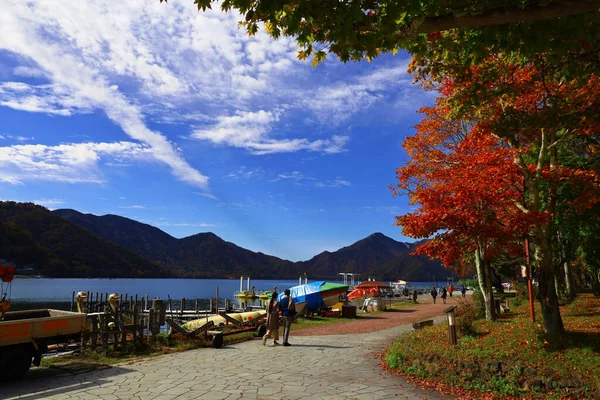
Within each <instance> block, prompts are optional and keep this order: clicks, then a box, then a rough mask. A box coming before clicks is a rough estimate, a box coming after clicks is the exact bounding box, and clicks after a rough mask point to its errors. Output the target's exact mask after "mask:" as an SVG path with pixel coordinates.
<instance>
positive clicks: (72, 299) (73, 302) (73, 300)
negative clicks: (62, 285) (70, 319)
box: [69, 290, 75, 311]
mask: <svg viewBox="0 0 600 400" xmlns="http://www.w3.org/2000/svg"><path fill="white" fill-rule="evenodd" d="M73 304H75V291H74V290H73V294H72V295H71V309H70V310H69V311H73Z"/></svg>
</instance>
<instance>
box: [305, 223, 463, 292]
mask: <svg viewBox="0 0 600 400" xmlns="http://www.w3.org/2000/svg"><path fill="white" fill-rule="evenodd" d="M416 246H417V244H415V243H402V242H397V241H395V240H394V239H391V238H389V237H387V236H385V235H384V234H382V233H374V234H372V235H370V236H368V237H366V238H364V239H362V240H359V241H358V242H356V243H354V244H352V245H350V246H348V247H343V248H341V249H339V250H337V251H335V252H329V251H324V252H323V253H321V254H319V255H316V256H315V257H313V258H311V259H310V260H308V261H304V262H300V263H298V264H299V265H300V270H301V271H306V272H307V274H308V275H309V276H311V277H332V276H336V275H338V274H339V273H340V272H353V273H358V274H363V275H364V276H372V277H375V278H376V279H378V280H384V281H388V280H394V281H395V280H397V279H403V280H411V281H428V280H431V279H438V280H439V279H445V278H446V277H448V276H451V275H452V274H451V272H450V271H449V270H448V269H446V268H444V267H442V266H441V265H440V263H439V262H436V261H432V260H429V259H428V258H427V257H421V256H412V255H410V252H412V251H413V250H414V249H415V248H416Z"/></svg>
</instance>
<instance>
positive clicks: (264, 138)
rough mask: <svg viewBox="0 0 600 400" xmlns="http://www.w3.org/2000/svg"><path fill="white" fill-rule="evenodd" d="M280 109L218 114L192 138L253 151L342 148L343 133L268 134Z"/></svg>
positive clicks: (274, 151) (332, 151)
mask: <svg viewBox="0 0 600 400" xmlns="http://www.w3.org/2000/svg"><path fill="white" fill-rule="evenodd" d="M282 113H283V111H279V110H277V111H265V110H259V111H257V112H243V111H239V112H237V113H236V114H235V115H232V116H220V117H218V118H217V120H216V123H215V124H213V125H212V126H210V127H206V128H201V129H196V130H195V131H194V132H193V133H192V135H191V136H192V138H194V139H200V140H208V141H211V142H213V143H215V144H218V145H228V146H232V147H238V148H243V149H246V150H248V151H249V152H250V153H252V154H256V155H264V154H272V153H293V152H297V151H302V150H309V151H317V152H323V153H330V154H331V153H340V152H342V151H345V149H344V145H345V144H346V143H347V141H348V137H346V136H333V137H332V138H331V139H319V140H314V141H310V140H308V139H306V138H296V139H275V138H273V137H272V136H271V132H272V130H273V124H275V123H276V122H277V121H279V118H280V115H281V114H282Z"/></svg>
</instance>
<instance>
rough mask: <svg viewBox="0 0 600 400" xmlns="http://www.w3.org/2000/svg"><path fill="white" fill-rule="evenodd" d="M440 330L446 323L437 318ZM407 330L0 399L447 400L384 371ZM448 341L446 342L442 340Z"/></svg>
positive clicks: (240, 352) (204, 359)
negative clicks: (390, 349)
mask: <svg viewBox="0 0 600 400" xmlns="http://www.w3.org/2000/svg"><path fill="white" fill-rule="evenodd" d="M435 321H436V323H440V322H443V321H445V317H437V318H435ZM411 329H412V326H411V325H402V326H398V327H394V328H390V329H386V330H382V331H378V332H372V333H365V334H355V335H334V336H331V335H330V336H298V337H293V332H292V335H291V336H290V342H291V343H292V346H290V347H284V346H281V345H280V346H273V345H272V341H269V342H270V343H267V345H266V346H263V345H262V342H261V341H260V340H252V341H247V342H243V343H237V344H232V345H227V346H224V347H223V348H220V349H213V348H203V349H197V350H191V351H187V352H184V353H175V354H168V355H164V356H160V357H155V358H146V359H143V360H140V361H136V362H132V363H128V364H120V365H118V366H115V367H110V368H106V369H102V370H97V371H93V372H87V373H81V374H74V375H73V374H63V375H57V376H50V377H39V376H38V377H36V376H35V375H36V374H35V368H34V369H32V371H30V372H29V373H28V375H27V376H26V377H25V379H24V380H22V381H19V382H13V383H8V384H3V386H2V387H0V399H25V400H34V399H69V400H92V399H102V400H113V399H114V400H117V399H128V400H150V399H159V400H170V399H178V400H179V399H211V400H219V399H227V400H230V399H294V400H296V399H298V400H309V399H330V400H338V399H340V400H342V399H365V400H371V399H390V398H404V399H440V398H448V397H447V396H443V395H440V393H437V392H426V391H421V390H419V389H418V388H416V387H415V386H413V385H411V384H410V383H407V382H406V381H405V380H404V379H403V378H401V377H398V376H396V375H392V374H388V373H387V372H385V371H383V370H381V368H380V367H379V354H380V353H381V352H382V350H383V349H384V348H385V347H386V346H387V345H389V344H390V343H391V342H392V341H393V339H394V338H395V337H398V335H401V334H402V333H404V332H407V331H409V330H411ZM441 340H445V338H443V339H441Z"/></svg>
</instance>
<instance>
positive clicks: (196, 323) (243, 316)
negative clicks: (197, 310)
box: [182, 310, 267, 331]
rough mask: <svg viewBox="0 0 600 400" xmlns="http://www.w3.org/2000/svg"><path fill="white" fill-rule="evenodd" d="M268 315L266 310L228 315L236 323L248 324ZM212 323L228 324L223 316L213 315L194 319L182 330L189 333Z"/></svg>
mask: <svg viewBox="0 0 600 400" xmlns="http://www.w3.org/2000/svg"><path fill="white" fill-rule="evenodd" d="M266 313H267V312H266V311H265V310H259V311H248V312H242V313H233V314H227V315H228V316H229V317H231V318H233V319H235V320H236V321H239V322H247V321H252V320H253V319H256V318H258V317H260V316H261V315H264V314H266ZM211 321H212V323H213V324H215V326H221V325H225V324H226V323H227V320H226V319H225V318H223V317H222V316H220V315H213V316H210V317H204V318H198V319H194V320H192V321H189V322H186V323H185V324H183V325H182V328H184V329H185V330H188V331H193V330H194V329H196V328H198V327H200V326H202V325H204V324H206V323H207V322H211Z"/></svg>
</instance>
